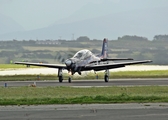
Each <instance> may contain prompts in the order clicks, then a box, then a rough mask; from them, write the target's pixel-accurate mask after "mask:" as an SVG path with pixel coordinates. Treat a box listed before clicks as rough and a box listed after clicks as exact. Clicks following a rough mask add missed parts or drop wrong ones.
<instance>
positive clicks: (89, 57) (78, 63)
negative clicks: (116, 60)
mask: <svg viewBox="0 0 168 120" xmlns="http://www.w3.org/2000/svg"><path fill="white" fill-rule="evenodd" d="M95 61H100V58H99V57H97V56H95V55H94V54H93V53H92V52H91V51H89V50H87V49H84V50H80V51H78V52H77V53H76V54H75V55H74V56H73V57H72V58H70V59H67V60H66V61H65V64H66V66H67V68H68V71H69V72H71V73H72V74H74V73H75V72H78V73H79V74H81V73H80V71H83V68H84V67H85V66H86V65H88V64H90V63H92V62H95Z"/></svg>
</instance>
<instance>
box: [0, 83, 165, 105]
mask: <svg viewBox="0 0 168 120" xmlns="http://www.w3.org/2000/svg"><path fill="white" fill-rule="evenodd" d="M0 91H1V92H0V105H39V104H84V103H87V104H89V103H147V102H152V103H154V102H168V87H167V86H141V87H138V86H135V87H100V88H97V87H92V88H73V87H7V88H4V87H0Z"/></svg>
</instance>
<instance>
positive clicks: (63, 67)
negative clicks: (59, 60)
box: [15, 62, 67, 69]
mask: <svg viewBox="0 0 168 120" xmlns="http://www.w3.org/2000/svg"><path fill="white" fill-rule="evenodd" d="M15 64H21V65H33V66H41V67H48V68H62V69H67V67H66V65H62V64H45V63H31V62H15Z"/></svg>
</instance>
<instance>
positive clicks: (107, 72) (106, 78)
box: [104, 70, 109, 82]
mask: <svg viewBox="0 0 168 120" xmlns="http://www.w3.org/2000/svg"><path fill="white" fill-rule="evenodd" d="M104 81H105V82H108V81H109V70H106V71H105V75H104Z"/></svg>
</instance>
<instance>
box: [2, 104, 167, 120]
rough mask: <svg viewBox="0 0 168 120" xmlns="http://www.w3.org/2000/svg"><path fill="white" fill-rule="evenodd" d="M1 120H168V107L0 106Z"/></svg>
mask: <svg viewBox="0 0 168 120" xmlns="http://www.w3.org/2000/svg"><path fill="white" fill-rule="evenodd" d="M0 116H1V117H0V120H11V119H14V120H55V119H56V120H79V119H80V120H167V118H168V103H144V104H136V103H131V104H86V105H85V104H84V105H39V106H33V105H32V106H0Z"/></svg>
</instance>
